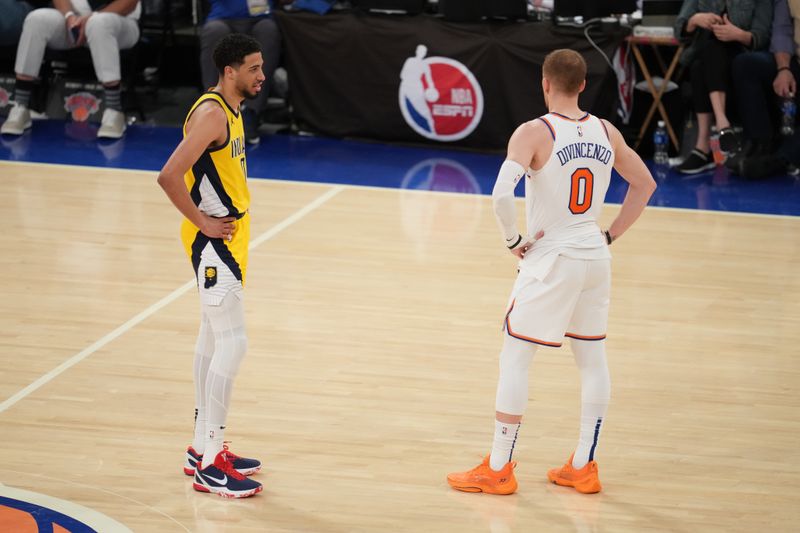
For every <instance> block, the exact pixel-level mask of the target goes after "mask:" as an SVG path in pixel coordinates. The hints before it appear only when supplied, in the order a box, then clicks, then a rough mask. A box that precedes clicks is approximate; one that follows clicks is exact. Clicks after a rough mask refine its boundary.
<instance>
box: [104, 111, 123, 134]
mask: <svg viewBox="0 0 800 533" xmlns="http://www.w3.org/2000/svg"><path fill="white" fill-rule="evenodd" d="M125 127H126V125H125V113H123V112H122V111H117V110H116V109H106V110H105V111H103V118H102V120H101V121H100V129H99V130H97V138H98V139H119V138H121V137H122V136H123V135H124V134H125Z"/></svg>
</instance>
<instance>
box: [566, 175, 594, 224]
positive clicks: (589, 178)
mask: <svg viewBox="0 0 800 533" xmlns="http://www.w3.org/2000/svg"><path fill="white" fill-rule="evenodd" d="M571 178H572V185H571V188H570V191H569V210H570V211H571V212H572V214H573V215H582V214H583V213H585V212H586V211H588V210H589V208H590V207H592V193H593V192H594V174H592V171H591V170H589V169H588V168H579V169H578V170H576V171H575V172H573V173H572V176H571Z"/></svg>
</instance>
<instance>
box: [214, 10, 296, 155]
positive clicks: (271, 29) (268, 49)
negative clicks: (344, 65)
mask: <svg viewBox="0 0 800 533" xmlns="http://www.w3.org/2000/svg"><path fill="white" fill-rule="evenodd" d="M210 1H211V10H210V11H209V13H208V17H207V18H206V22H205V24H203V28H202V30H201V31H200V70H201V73H202V76H203V87H205V88H208V87H213V86H214V85H216V83H217V80H218V79H219V72H218V71H217V67H216V66H215V65H214V59H213V57H212V56H213V52H214V47H215V46H216V45H217V43H218V42H219V41H220V39H222V38H223V37H225V36H226V35H228V34H230V33H244V34H246V35H250V36H251V37H253V38H254V39H255V40H256V41H258V43H259V44H260V45H261V51H262V53H263V58H264V76H266V78H267V81H266V83H264V86H263V88H262V89H261V92H260V93H259V94H258V96H256V97H255V98H254V99H252V100H249V101H248V102H247V103H246V104H245V105H244V106H243V107H242V119H243V120H244V133H245V140H246V141H247V143H249V144H257V143H258V142H259V140H260V137H259V134H258V127H259V125H260V120H261V118H260V117H261V113H262V112H263V111H264V109H265V108H266V106H267V100H268V98H269V86H270V81H271V80H272V75H273V73H274V72H275V69H276V68H277V67H278V61H279V60H280V55H281V34H280V30H278V25H277V24H276V23H275V20H273V18H272V16H271V15H272V11H273V10H274V9H275V7H276V6H278V5H281V6H282V5H285V4H290V3H292V1H293V0H210Z"/></svg>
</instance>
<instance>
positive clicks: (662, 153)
mask: <svg viewBox="0 0 800 533" xmlns="http://www.w3.org/2000/svg"><path fill="white" fill-rule="evenodd" d="M653 148H654V150H655V151H654V153H653V162H654V163H655V164H656V165H668V164H669V154H668V153H667V150H668V148H669V137H668V136H667V128H666V125H665V124H664V121H663V120H659V121H658V125H657V126H656V130H655V132H653Z"/></svg>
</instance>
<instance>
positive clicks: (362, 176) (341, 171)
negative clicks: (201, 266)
mask: <svg viewBox="0 0 800 533" xmlns="http://www.w3.org/2000/svg"><path fill="white" fill-rule="evenodd" d="M96 130H97V125H96V124H87V123H77V122H71V121H55V120H46V121H36V122H35V123H34V125H33V128H32V129H31V130H29V131H27V132H26V133H25V134H24V135H22V136H20V137H9V136H2V137H0V160H12V161H29V162H37V163H61V164H74V165H88V166H97V167H111V168H127V169H138V170H159V169H160V168H161V166H162V165H163V164H164V162H165V161H166V160H167V158H168V157H169V155H170V153H171V152H172V150H173V149H174V148H175V146H176V145H177V144H178V142H180V138H181V132H180V130H179V129H178V128H167V127H155V126H141V125H134V126H132V127H130V128H129V129H128V132H127V134H126V136H125V137H124V138H123V139H120V140H118V141H113V142H108V141H98V140H97V139H96V138H95V134H96ZM502 161H503V155H502V154H487V153H475V152H468V151H462V150H453V149H446V148H438V147H436V148H433V147H431V148H427V147H407V146H397V145H389V144H382V143H373V142H363V141H351V140H337V139H328V138H321V137H307V136H297V135H273V136H263V137H262V139H261V144H260V145H258V146H256V147H249V146H248V148H247V167H248V171H249V174H250V176H252V177H257V178H270V179H280V180H292V181H310V182H318V183H337V184H347V185H368V186H375V187H389V188H400V189H419V190H429V191H447V192H460V193H472V194H490V193H491V190H492V186H493V184H494V179H495V176H496V174H497V169H498V168H499V167H500V164H501V163H502ZM654 175H655V177H656V181H657V182H658V184H659V188H658V190H657V191H656V193H655V195H654V196H653V199H652V200H651V204H652V205H658V206H665V207H679V208H687V209H708V210H715V211H735V212H743V213H763V214H780V215H794V216H800V179H798V178H796V177H792V176H782V177H776V178H772V179H769V180H764V181H758V182H750V181H746V180H743V179H741V178H739V177H737V176H733V175H730V174H729V173H728V172H727V170H726V169H724V168H719V169H716V170H715V171H711V172H707V173H703V174H699V175H697V176H693V177H685V176H682V175H680V174H678V173H676V172H674V171H667V172H666V173H663V172H659V173H654ZM625 190H626V186H625V183H624V181H623V180H622V179H621V178H619V176H615V177H614V180H613V181H612V184H611V187H610V189H609V192H608V197H607V199H608V201H609V202H612V203H620V202H622V199H623V197H624V194H625ZM517 192H518V194H522V187H520V188H519V190H518V191H517Z"/></svg>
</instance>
